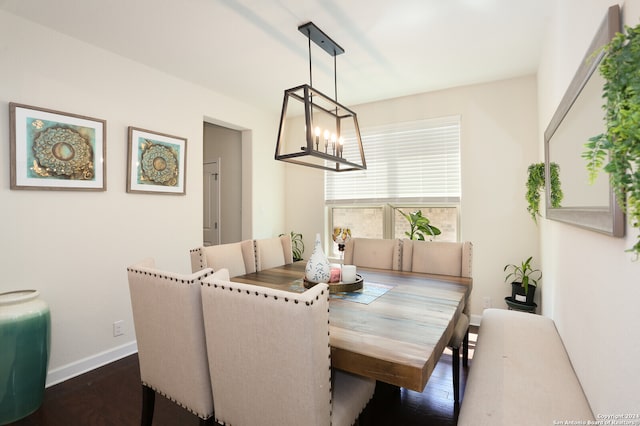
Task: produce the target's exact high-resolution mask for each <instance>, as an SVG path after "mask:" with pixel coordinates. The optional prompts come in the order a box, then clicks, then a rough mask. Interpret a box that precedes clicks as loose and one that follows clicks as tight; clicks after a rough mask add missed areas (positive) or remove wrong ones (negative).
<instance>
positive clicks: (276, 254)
mask: <svg viewBox="0 0 640 426" xmlns="http://www.w3.org/2000/svg"><path fill="white" fill-rule="evenodd" d="M254 245H255V252H256V271H262V270H263V269H270V268H275V267H276V266H282V265H288V264H290V263H293V251H292V250H291V235H282V236H280V237H274V238H265V239H261V240H254Z"/></svg>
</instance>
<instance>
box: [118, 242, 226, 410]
mask: <svg viewBox="0 0 640 426" xmlns="http://www.w3.org/2000/svg"><path fill="white" fill-rule="evenodd" d="M196 250H198V249H196ZM127 271H129V272H133V273H136V274H143V275H149V276H153V277H154V278H164V279H166V280H169V281H175V282H179V283H182V284H188V285H191V284H195V283H196V281H200V282H201V281H202V279H203V278H206V277H208V276H209V275H211V274H212V273H213V271H208V272H205V273H203V274H202V275H200V276H198V277H197V278H195V279H192V280H185V279H179V278H176V277H170V276H167V275H163V274H158V273H157V272H148V271H143V270H140V269H135V268H133V267H129V268H127ZM196 273H198V272H196ZM142 384H143V385H145V386H146V387H148V388H150V389H153V391H154V392H156V393H158V394H160V395H162V396H164V397H165V398H167V399H168V400H170V401H172V402H173V403H175V404H176V405H178V406H180V407H182V408H184V409H185V410H187V411H189V412H190V413H192V414H195V415H196V416H198V417H199V418H201V419H203V420H207V419H209V418H211V417H213V415H214V413H213V412H211V413H208V414H202V413H198V412H196V411H195V410H192V409H191V408H189V407H187V406H186V405H183V404H181V403H180V402H178V401H176V400H175V399H173V398H172V397H170V396H169V395H167V394H165V393H164V392H162V391H160V390H158V389H156V388H155V387H154V386H151V385H150V384H148V383H146V382H144V381H142Z"/></svg>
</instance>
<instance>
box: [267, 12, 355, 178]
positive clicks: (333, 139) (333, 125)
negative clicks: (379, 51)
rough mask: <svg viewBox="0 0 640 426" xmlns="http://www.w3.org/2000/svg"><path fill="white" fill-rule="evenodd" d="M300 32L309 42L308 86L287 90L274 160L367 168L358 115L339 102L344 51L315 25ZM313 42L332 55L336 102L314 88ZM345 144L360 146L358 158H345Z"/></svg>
mask: <svg viewBox="0 0 640 426" xmlns="http://www.w3.org/2000/svg"><path fill="white" fill-rule="evenodd" d="M298 30H299V31H300V32H301V33H303V34H304V35H306V36H307V38H308V40H309V84H303V85H301V86H298V87H294V88H291V89H288V90H285V91H284V101H283V103H282V114H281V116H280V128H279V130H278V142H277V143H276V154H275V159H276V160H281V161H287V162H289V163H294V164H300V165H303V166H308V167H314V168H318V169H324V170H331V171H336V172H345V171H351V170H362V169H366V168H367V164H366V162H365V159H364V150H363V149H362V139H361V137H360V129H359V128H358V118H357V116H356V113H355V112H353V111H352V110H350V109H349V108H347V107H345V106H343V105H341V104H339V103H338V83H337V72H336V56H337V55H340V54H342V53H344V49H343V48H342V47H340V46H339V45H338V44H336V43H335V42H334V41H333V40H331V38H329V36H327V35H326V34H325V33H324V32H322V30H320V29H319V28H318V27H316V26H315V25H314V23H313V22H308V23H306V24H304V25H301V26H299V27H298ZM311 41H313V42H314V43H316V44H317V45H318V46H320V47H321V48H322V49H323V50H324V51H326V52H327V53H328V54H329V55H331V56H333V71H334V86H335V96H334V99H331V98H329V97H328V96H326V95H324V94H323V93H321V92H319V91H318V90H316V89H314V88H313V87H312V83H313V75H312V70H311ZM345 144H355V145H357V148H358V149H357V151H358V152H359V157H357V154H356V153H355V152H356V150H354V149H349V150H348V152H351V153H354V154H352V155H351V154H350V155H345V151H344V149H345ZM349 157H353V158H349Z"/></svg>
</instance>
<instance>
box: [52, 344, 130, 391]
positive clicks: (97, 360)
mask: <svg viewBox="0 0 640 426" xmlns="http://www.w3.org/2000/svg"><path fill="white" fill-rule="evenodd" d="M136 352H138V344H137V343H136V342H135V341H133V342H129V343H126V344H124V345H122V346H118V347H116V348H113V349H110V350H108V351H104V352H101V353H98V354H96V355H93V356H90V357H87V358H84V359H81V360H79V361H76V362H72V363H71V364H67V365H64V366H62V367H59V368H56V369H55V370H49V372H48V373H47V381H46V384H45V387H49V386H53V385H57V384H58V383H61V382H64V381H65V380H69V379H71V378H73V377H76V376H79V375H80V374H83V373H86V372H88V371H91V370H95V369H96V368H98V367H102V366H103V365H107V364H109V363H112V362H114V361H117V360H119V359H122V358H124V357H126V356H129V355H132V354H134V353H136Z"/></svg>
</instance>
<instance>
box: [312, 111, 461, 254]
mask: <svg viewBox="0 0 640 426" xmlns="http://www.w3.org/2000/svg"><path fill="white" fill-rule="evenodd" d="M351 140H353V139H351ZM362 143H363V147H364V151H365V156H366V161H367V170H363V171H358V172H345V173H336V172H326V173H325V203H326V205H327V207H328V211H329V224H330V228H331V229H332V228H333V227H334V226H342V227H349V228H351V230H352V234H353V235H354V236H357V237H365V238H406V236H405V235H404V232H405V231H408V230H409V224H408V222H407V221H406V219H405V218H404V217H402V215H400V213H398V212H397V210H396V209H394V208H393V207H396V208H399V209H400V210H402V211H403V212H405V213H409V212H413V211H416V210H422V213H423V214H424V215H425V216H426V217H428V218H429V220H430V221H431V223H432V224H433V225H434V226H436V227H438V228H439V229H440V230H441V231H442V234H441V235H439V236H438V237H437V240H438V241H457V239H458V210H459V204H460V192H461V191H460V118H459V117H458V116H455V117H444V118H438V119H431V120H420V121H413V122H405V123H397V124H393V125H386V126H379V127H372V128H368V129H362ZM356 149H357V147H356V144H355V143H350V138H349V137H348V135H345V144H344V151H343V152H344V156H345V158H349V156H354V155H358V153H357V152H356V151H355V150H356ZM331 254H333V255H336V254H337V249H336V247H334V248H333V249H332V250H331Z"/></svg>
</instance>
